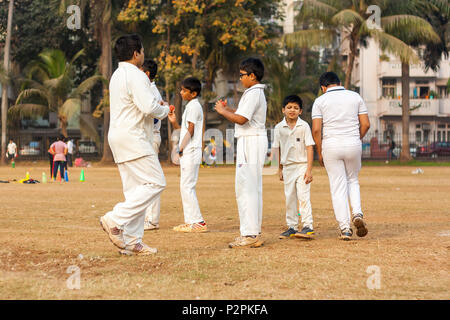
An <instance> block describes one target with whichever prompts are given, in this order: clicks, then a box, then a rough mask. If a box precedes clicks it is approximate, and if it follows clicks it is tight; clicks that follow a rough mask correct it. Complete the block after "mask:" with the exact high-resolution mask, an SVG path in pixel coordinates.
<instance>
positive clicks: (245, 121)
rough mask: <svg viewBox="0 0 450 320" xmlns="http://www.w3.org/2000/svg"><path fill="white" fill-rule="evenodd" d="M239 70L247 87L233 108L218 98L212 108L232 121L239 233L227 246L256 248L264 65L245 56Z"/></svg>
mask: <svg viewBox="0 0 450 320" xmlns="http://www.w3.org/2000/svg"><path fill="white" fill-rule="evenodd" d="M239 69H240V74H239V79H240V81H241V83H242V85H243V86H244V87H245V88H247V90H245V92H244V94H243V95H242V97H241V100H240V101H239V105H238V108H237V110H233V109H230V108H229V107H227V105H226V103H225V102H223V101H218V102H217V103H216V111H217V113H219V114H221V115H222V116H224V117H225V118H226V119H227V120H229V121H231V122H233V123H235V124H236V125H235V137H236V138H237V150H236V151H237V153H236V180H235V190H236V200H237V205H238V211H239V220H240V225H241V226H240V233H241V236H240V237H237V238H236V239H235V240H234V241H233V242H231V243H230V244H229V247H230V248H244V247H251V248H256V247H260V246H261V245H263V243H264V242H263V240H262V237H261V223H262V210H263V199H262V170H263V167H264V160H265V157H266V153H267V145H268V143H267V132H266V128H265V123H266V113H267V103H266V97H265V96H264V88H265V86H264V85H263V84H261V83H260V81H261V80H262V78H263V76H264V65H263V63H262V62H261V60H259V59H256V58H248V59H246V60H244V61H243V62H242V63H241V64H240V66H239Z"/></svg>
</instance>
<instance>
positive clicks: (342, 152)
mask: <svg viewBox="0 0 450 320" xmlns="http://www.w3.org/2000/svg"><path fill="white" fill-rule="evenodd" d="M319 82H320V87H321V89H322V91H323V93H324V94H323V95H322V96H320V97H319V98H317V99H316V100H315V101H314V105H313V108H312V115H311V117H312V122H313V124H312V127H313V129H312V134H313V137H314V141H315V143H316V148H317V153H318V155H319V163H320V165H321V166H325V169H326V170H327V174H328V179H329V181H330V191H331V200H332V203H333V209H334V214H335V216H336V220H337V222H338V223H339V229H340V231H341V232H340V233H341V234H340V238H341V239H342V240H345V241H348V240H350V239H351V237H352V235H353V230H352V228H351V227H350V208H349V200H350V205H351V207H352V219H351V220H352V222H353V225H354V226H355V227H356V234H357V236H359V237H364V236H366V235H367V233H368V229H367V226H366V223H365V222H364V220H363V212H362V209H361V195H360V188H359V180H358V174H359V171H360V170H361V154H362V147H361V146H362V144H361V139H362V138H363V137H364V136H365V135H366V133H367V131H368V130H369V128H370V121H369V116H368V110H367V107H366V104H365V103H364V100H363V99H362V98H361V96H360V95H359V94H358V93H356V92H353V91H350V90H346V89H345V88H344V87H342V86H341V81H340V80H339V77H338V76H337V75H336V74H335V73H334V72H326V73H324V74H322V75H321V77H320V80H319Z"/></svg>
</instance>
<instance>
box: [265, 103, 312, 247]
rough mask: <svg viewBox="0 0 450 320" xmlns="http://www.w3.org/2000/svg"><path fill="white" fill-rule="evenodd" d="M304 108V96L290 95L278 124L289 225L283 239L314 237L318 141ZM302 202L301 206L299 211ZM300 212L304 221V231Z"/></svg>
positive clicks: (277, 140)
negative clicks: (313, 193) (313, 188)
mask: <svg viewBox="0 0 450 320" xmlns="http://www.w3.org/2000/svg"><path fill="white" fill-rule="evenodd" d="M302 111H303V103H302V100H301V99H300V97H299V96H296V95H291V96H287V97H286V98H285V99H284V101H283V113H284V119H283V121H281V122H280V123H278V124H277V125H276V126H275V134H274V141H273V145H272V148H273V149H276V148H278V152H279V155H280V156H279V159H280V165H279V176H280V180H281V181H284V193H285V196H286V223H287V226H288V228H287V230H286V231H284V232H283V233H282V234H280V239H286V238H290V237H297V238H306V239H311V238H312V237H313V235H314V229H313V218H312V210H311V201H310V189H311V184H310V183H311V182H312V179H313V178H312V165H313V160H314V147H313V146H314V140H313V138H312V134H311V129H310V128H309V125H308V123H307V122H305V121H303V120H302V119H300V115H301V114H302ZM274 151H275V150H274ZM275 152H276V151H275ZM299 202H300V208H299V210H297V205H298V203H299ZM297 212H299V214H297ZM299 215H301V217H302V224H303V229H302V230H301V231H300V232H299V231H298V216H299Z"/></svg>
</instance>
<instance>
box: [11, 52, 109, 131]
mask: <svg viewBox="0 0 450 320" xmlns="http://www.w3.org/2000/svg"><path fill="white" fill-rule="evenodd" d="M83 53H84V50H80V51H79V52H78V53H77V54H75V56H74V57H73V58H72V60H71V61H70V62H68V61H67V59H66V57H65V56H64V53H63V52H62V51H60V50H44V51H43V52H41V53H40V54H39V60H35V61H32V62H30V64H29V65H28V66H27V78H26V79H22V90H21V92H20V93H19V96H18V97H17V100H16V104H15V105H14V106H13V107H11V109H9V114H10V115H11V116H12V117H16V118H19V117H20V118H22V117H36V116H44V115H47V114H48V113H49V112H56V113H57V114H58V119H59V125H60V129H61V132H62V134H63V135H64V136H66V137H67V125H68V122H69V121H70V120H71V119H72V118H73V117H74V116H75V115H76V114H79V112H80V109H81V102H82V96H83V94H85V93H86V92H88V91H89V90H90V89H91V88H92V87H93V86H94V85H95V84H96V83H97V82H98V81H103V82H105V79H104V78H103V77H102V76H100V75H95V76H92V77H89V78H88V79H86V80H84V81H83V82H81V83H80V84H79V85H78V86H75V83H74V80H73V79H74V75H75V69H74V65H73V64H74V62H75V61H76V60H77V59H78V58H79V57H80V56H81V55H83ZM83 121H84V120H83V119H82V118H80V129H81V130H82V131H84V132H85V133H87V134H90V135H91V136H92V135H94V137H96V136H97V133H96V130H95V128H93V127H92V126H90V125H89V124H88V123H86V122H83Z"/></svg>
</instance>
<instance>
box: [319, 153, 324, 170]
mask: <svg viewBox="0 0 450 320" xmlns="http://www.w3.org/2000/svg"><path fill="white" fill-rule="evenodd" d="M319 163H320V166H321V167H325V165H324V164H323V157H322V155H321V154H319Z"/></svg>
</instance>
